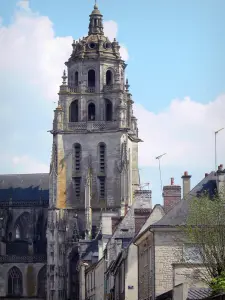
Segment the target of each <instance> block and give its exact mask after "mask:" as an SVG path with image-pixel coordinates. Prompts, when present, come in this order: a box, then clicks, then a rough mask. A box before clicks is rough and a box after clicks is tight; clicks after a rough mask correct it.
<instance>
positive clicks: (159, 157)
mask: <svg viewBox="0 0 225 300" xmlns="http://www.w3.org/2000/svg"><path fill="white" fill-rule="evenodd" d="M164 155H166V153H163V154H161V155H159V156H157V157H156V158H155V159H158V161H159V176H160V184H161V192H162V191H163V187H162V175H161V166H160V159H161V158H162V157H163V156H164Z"/></svg>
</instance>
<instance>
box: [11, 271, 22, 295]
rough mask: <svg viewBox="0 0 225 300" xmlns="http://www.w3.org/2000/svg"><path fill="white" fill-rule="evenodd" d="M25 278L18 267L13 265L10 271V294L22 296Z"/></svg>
mask: <svg viewBox="0 0 225 300" xmlns="http://www.w3.org/2000/svg"><path fill="white" fill-rule="evenodd" d="M22 294H23V280H22V273H21V271H20V270H19V269H18V268H17V267H13V268H12V269H10V270H9V273H8V295H10V296H22Z"/></svg>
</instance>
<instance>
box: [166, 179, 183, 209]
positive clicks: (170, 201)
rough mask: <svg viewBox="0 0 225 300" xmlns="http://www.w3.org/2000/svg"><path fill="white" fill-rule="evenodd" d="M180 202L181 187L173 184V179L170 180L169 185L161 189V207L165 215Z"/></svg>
mask: <svg viewBox="0 0 225 300" xmlns="http://www.w3.org/2000/svg"><path fill="white" fill-rule="evenodd" d="M180 200H181V186H180V185H175V184H174V178H171V179H170V185H166V186H164V187H163V206H164V210H165V212H166V213H167V212H168V211H169V210H170V209H171V208H173V207H174V206H175V205H176V204H177V203H178V202H179V201H180Z"/></svg>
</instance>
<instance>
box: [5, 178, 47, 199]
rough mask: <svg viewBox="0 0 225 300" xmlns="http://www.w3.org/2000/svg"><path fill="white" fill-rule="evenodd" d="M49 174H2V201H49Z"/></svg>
mask: <svg viewBox="0 0 225 300" xmlns="http://www.w3.org/2000/svg"><path fill="white" fill-rule="evenodd" d="M48 199H49V174H48V173H39V174H10V175H0V202H2V201H9V200H11V201H40V200H42V201H48Z"/></svg>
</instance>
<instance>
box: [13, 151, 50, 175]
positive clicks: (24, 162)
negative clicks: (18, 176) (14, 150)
mask: <svg viewBox="0 0 225 300" xmlns="http://www.w3.org/2000/svg"><path fill="white" fill-rule="evenodd" d="M12 162H13V165H14V167H15V172H14V173H34V172H36V173H48V172H49V166H48V165H46V164H43V163H41V162H39V161H37V160H36V159H34V158H31V157H29V156H28V155H24V156H14V157H13V158H12Z"/></svg>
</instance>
